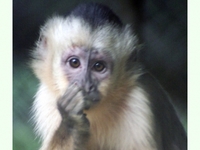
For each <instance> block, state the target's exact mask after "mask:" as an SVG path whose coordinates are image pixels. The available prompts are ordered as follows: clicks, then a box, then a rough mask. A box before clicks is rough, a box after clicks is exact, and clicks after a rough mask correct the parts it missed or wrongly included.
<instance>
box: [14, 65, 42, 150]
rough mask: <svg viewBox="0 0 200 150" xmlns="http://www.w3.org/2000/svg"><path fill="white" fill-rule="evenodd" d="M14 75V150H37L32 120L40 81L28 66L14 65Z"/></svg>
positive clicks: (37, 145)
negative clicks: (34, 100)
mask: <svg viewBox="0 0 200 150" xmlns="http://www.w3.org/2000/svg"><path fill="white" fill-rule="evenodd" d="M13 73H14V76H13V150H37V149H38V148H39V144H38V143H39V142H38V139H36V138H35V135H34V132H33V129H34V128H33V123H32V120H31V119H30V118H31V105H32V102H33V97H34V94H35V92H36V88H37V83H38V81H37V80H36V78H35V77H34V75H33V73H32V72H31V70H30V68H29V67H28V65H27V64H24V65H21V64H20V63H18V64H14V66H13Z"/></svg>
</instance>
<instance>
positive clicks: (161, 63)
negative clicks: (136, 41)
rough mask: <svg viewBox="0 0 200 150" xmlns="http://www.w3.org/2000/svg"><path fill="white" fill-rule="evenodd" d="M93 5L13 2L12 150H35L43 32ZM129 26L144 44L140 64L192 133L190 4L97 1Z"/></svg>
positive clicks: (180, 0)
mask: <svg viewBox="0 0 200 150" xmlns="http://www.w3.org/2000/svg"><path fill="white" fill-rule="evenodd" d="M82 2H90V1H89V0H71V1H70V0H32V1H28V0H14V1H13V73H14V76H13V124H14V126H13V149H14V150H36V149H38V146H39V145H38V139H35V135H34V132H33V125H32V121H31V119H30V118H31V113H30V108H31V105H32V102H33V97H34V94H35V92H36V90H37V87H38V81H37V79H36V78H35V76H34V75H33V73H32V71H31V70H30V68H29V65H28V63H29V60H30V50H31V48H32V47H33V46H34V42H35V41H36V40H37V38H38V35H39V28H40V26H41V25H43V24H44V22H45V20H47V18H49V17H51V16H52V15H54V14H59V15H65V14H67V13H68V12H69V11H70V10H71V9H73V8H74V7H75V6H76V5H78V4H80V3H82ZM93 2H101V3H103V4H106V5H108V6H109V7H110V8H112V10H113V11H114V12H115V13H116V14H117V15H118V16H119V17H120V18H121V20H122V21H123V22H124V23H125V24H127V23H128V24H133V26H134V28H135V32H136V33H137V34H138V35H139V37H140V40H141V42H142V43H144V48H143V49H142V50H141V52H140V60H141V61H142V63H143V64H144V66H145V67H146V68H147V69H148V70H149V71H150V72H151V73H152V74H153V75H154V76H155V77H156V78H157V79H158V80H159V81H160V83H161V84H162V85H163V87H164V89H165V90H166V91H167V92H168V93H169V94H170V96H171V98H172V101H173V104H174V106H175V108H176V109H177V111H178V114H179V116H180V119H181V121H182V123H183V125H184V127H185V129H186V130H187V1H186V0H168V1H166V0H115V1H113V0H96V1H93Z"/></svg>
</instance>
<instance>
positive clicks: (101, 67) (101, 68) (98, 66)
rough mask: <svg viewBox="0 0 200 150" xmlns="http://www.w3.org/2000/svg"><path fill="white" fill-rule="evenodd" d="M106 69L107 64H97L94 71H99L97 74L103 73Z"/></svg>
mask: <svg viewBox="0 0 200 150" xmlns="http://www.w3.org/2000/svg"><path fill="white" fill-rule="evenodd" d="M104 69H105V63H104V62H101V61H99V62H96V63H95V64H94V66H93V70H95V71H97V72H101V71H103V70H104Z"/></svg>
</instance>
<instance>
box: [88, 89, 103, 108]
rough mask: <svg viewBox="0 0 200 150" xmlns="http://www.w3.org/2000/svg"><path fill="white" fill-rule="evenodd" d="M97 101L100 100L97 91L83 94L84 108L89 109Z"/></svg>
mask: <svg viewBox="0 0 200 150" xmlns="http://www.w3.org/2000/svg"><path fill="white" fill-rule="evenodd" d="M99 101H100V94H99V93H98V92H92V93H87V94H86V93H85V94H84V105H85V109H89V108H90V107H92V106H93V105H95V104H97V103H98V102H99Z"/></svg>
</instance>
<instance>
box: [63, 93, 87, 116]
mask: <svg viewBox="0 0 200 150" xmlns="http://www.w3.org/2000/svg"><path fill="white" fill-rule="evenodd" d="M83 102H84V101H83V98H82V95H81V92H79V93H78V94H77V95H76V96H75V97H74V98H73V99H72V100H71V101H70V103H69V104H68V105H67V106H66V107H65V111H66V112H69V113H71V114H78V112H79V111H80V110H82V109H83Z"/></svg>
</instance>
